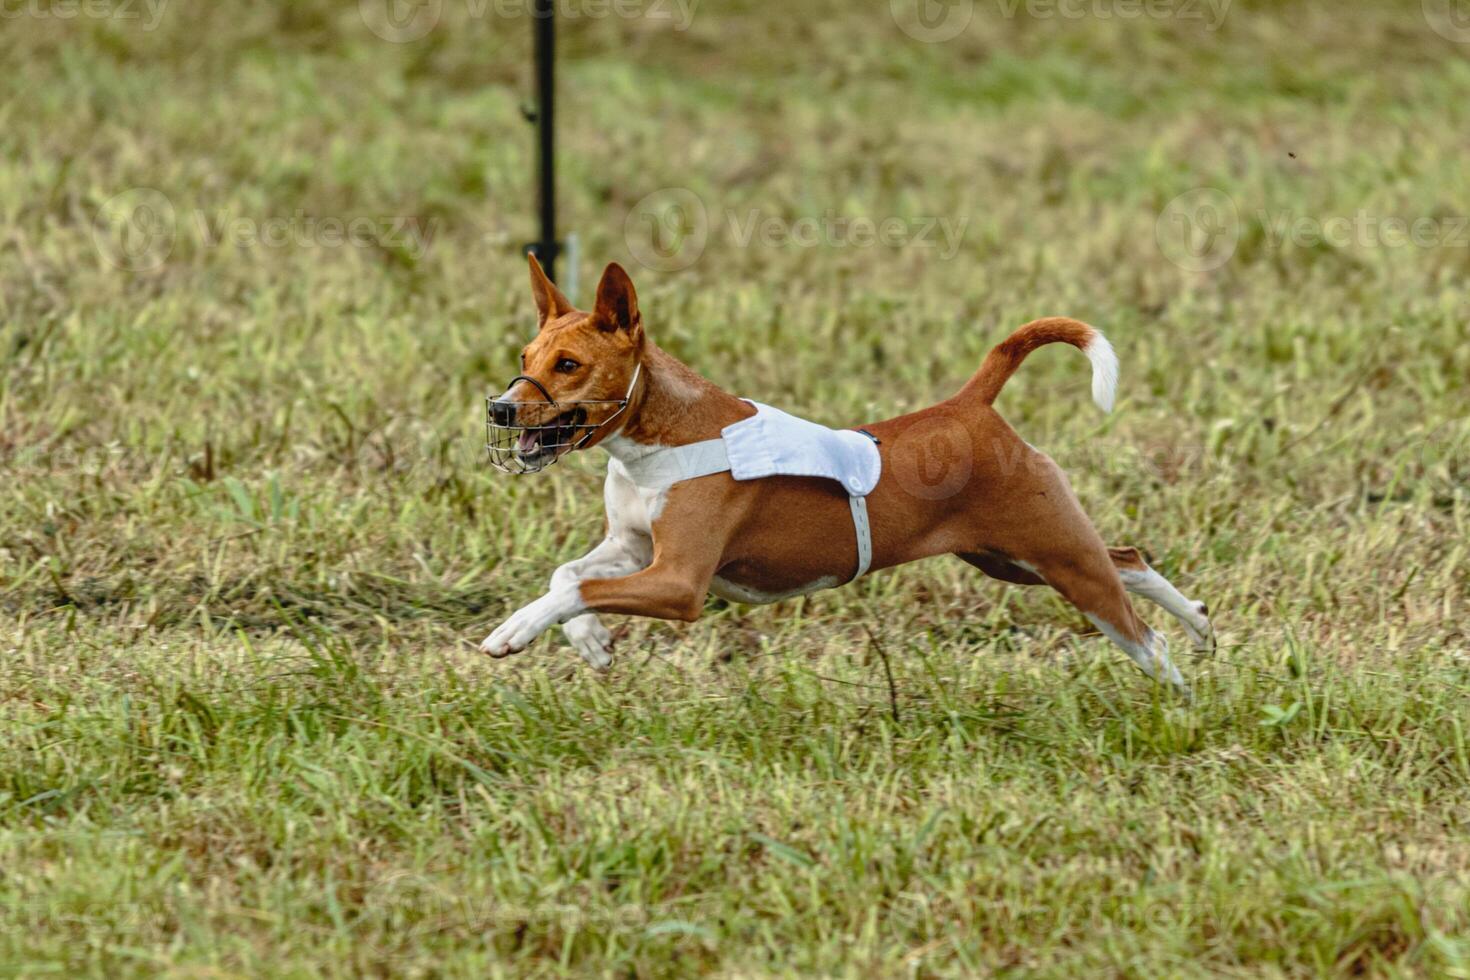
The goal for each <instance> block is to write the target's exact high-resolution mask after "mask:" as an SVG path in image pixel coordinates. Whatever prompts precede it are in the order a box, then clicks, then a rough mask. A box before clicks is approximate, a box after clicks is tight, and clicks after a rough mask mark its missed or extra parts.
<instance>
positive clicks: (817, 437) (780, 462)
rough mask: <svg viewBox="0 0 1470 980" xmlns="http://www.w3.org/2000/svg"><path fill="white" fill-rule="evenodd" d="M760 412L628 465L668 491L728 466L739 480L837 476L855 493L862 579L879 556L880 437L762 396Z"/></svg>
mask: <svg viewBox="0 0 1470 980" xmlns="http://www.w3.org/2000/svg"><path fill="white" fill-rule="evenodd" d="M750 404H752V405H754V406H755V414H754V415H752V416H751V417H750V418H748V419H741V420H740V421H739V422H735V423H733V424H731V425H727V426H725V428H723V429H721V430H720V437H719V438H718V439H709V440H706V441H704V442H695V443H691V444H689V445H687V446H670V447H668V448H666V449H657V450H654V451H653V452H651V453H649V454H648V455H647V456H644V457H642V458H640V459H637V460H634V461H632V462H630V463H625V464H623V468H624V469H625V470H627V472H628V476H629V478H631V479H632V481H633V482H634V483H636V484H637V485H638V486H640V487H645V488H648V489H651V490H660V489H666V488H668V487H671V486H673V485H674V484H676V483H682V482H683V481H685V480H693V479H697V478H698V477H701V476H709V475H710V474H712V473H724V472H726V471H728V472H729V473H730V475H731V476H732V477H733V478H735V479H737V480H759V479H761V478H763V477H767V476H812V477H823V478H825V479H829V480H836V481H837V482H838V483H839V484H841V485H842V488H843V489H844V490H846V491H847V499H848V503H849V504H850V505H851V506H852V523H853V528H854V529H855V530H856V532H857V550H858V570H857V574H856V575H854V576H853V578H854V579H857V578H861V577H862V576H863V574H864V573H866V572H867V570H868V566H869V565H871V564H872V561H873V535H872V530H871V529H870V528H869V526H868V505H867V502H866V500H865V499H864V498H865V497H867V495H868V494H869V493H871V492H872V490H873V488H874V487H875V486H877V485H878V478H879V477H880V476H881V475H882V472H883V459H882V457H881V456H880V455H879V454H878V445H877V440H876V439H874V438H873V437H872V436H869V435H868V434H867V433H864V432H858V431H856V430H853V429H829V428H827V427H826V426H825V425H818V424H817V423H815V422H808V421H807V420H806V419H799V418H797V417H796V416H795V415H789V414H787V413H786V412H783V411H781V410H780V409H776V408H772V407H771V406H769V405H762V404H760V403H759V402H750Z"/></svg>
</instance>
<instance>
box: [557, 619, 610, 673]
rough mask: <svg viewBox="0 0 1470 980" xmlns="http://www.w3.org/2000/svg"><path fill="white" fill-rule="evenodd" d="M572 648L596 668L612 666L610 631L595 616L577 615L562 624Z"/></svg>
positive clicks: (602, 668) (604, 668)
mask: <svg viewBox="0 0 1470 980" xmlns="http://www.w3.org/2000/svg"><path fill="white" fill-rule="evenodd" d="M562 632H564V633H566V635H567V640H569V641H570V642H571V644H572V647H573V649H575V650H576V651H577V653H579V654H581V656H582V659H583V660H585V661H587V662H588V663H589V664H591V665H592V666H593V667H595V668H596V669H598V670H607V669H608V668H609V667H611V666H612V662H613V658H612V633H610V632H608V628H607V627H606V626H604V625H602V621H601V620H599V619H598V618H597V617H596V616H593V615H586V616H578V617H577V618H576V619H573V620H569V621H568V622H567V623H566V624H565V625H563V626H562Z"/></svg>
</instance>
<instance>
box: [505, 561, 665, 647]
mask: <svg viewBox="0 0 1470 980" xmlns="http://www.w3.org/2000/svg"><path fill="white" fill-rule="evenodd" d="M636 544H637V543H636V542H633V541H630V540H628V539H627V537H626V536H624V535H609V536H608V537H607V538H605V539H603V541H602V543H601V544H599V545H598V546H597V547H596V548H593V549H592V550H591V551H589V552H588V553H587V554H585V555H583V556H582V557H581V558H578V559H576V560H575V561H569V562H567V563H566V564H565V565H562V566H560V567H559V568H557V570H556V571H555V572H553V573H552V574H551V588H550V589H549V590H547V593H546V594H545V595H543V596H541V598H539V599H537V600H536V601H535V602H532V603H530V604H529V605H526V606H523V607H522V608H520V609H518V610H516V612H515V613H514V614H513V615H511V617H510V618H509V619H507V620H506V621H505V622H504V623H502V624H501V625H500V626H499V627H497V628H496V630H495V631H494V632H493V633H491V634H490V635H489V636H488V637H486V638H485V641H484V642H483V643H481V644H480V650H481V651H483V652H485V653H488V654H490V655H491V656H492V657H504V656H507V655H509V654H512V653H519V652H520V651H521V650H524V649H525V648H526V647H528V646H530V645H531V643H532V642H533V641H535V639H536V638H537V637H538V636H540V635H541V634H542V633H544V632H545V631H546V630H548V629H550V628H551V627H552V626H554V625H556V624H557V623H561V624H563V628H564V630H565V631H566V634H567V639H569V640H570V641H571V643H572V646H573V647H575V648H576V650H577V652H578V653H579V654H581V655H582V657H583V659H585V660H586V661H587V662H588V663H590V664H591V665H592V666H594V667H596V668H598V669H605V668H606V667H607V666H608V665H609V664H611V663H612V656H611V655H610V654H609V652H608V648H609V646H610V645H611V641H612V637H611V635H610V634H609V633H608V631H607V627H605V626H603V625H602V623H601V622H600V621H599V620H598V619H597V617H596V616H595V615H592V614H591V613H583V612H580V611H579V610H578V607H579V606H580V605H581V598H580V596H579V595H578V592H577V586H578V584H579V583H580V582H581V581H582V580H583V579H585V578H589V577H594V576H596V577H602V576H607V575H625V574H628V573H630V572H634V571H637V570H638V569H640V568H642V567H643V566H644V565H645V564H646V563H647V562H646V559H644V558H643V557H642V556H641V555H640V554H639V552H640V549H639V548H637V547H636V546H635V545H636Z"/></svg>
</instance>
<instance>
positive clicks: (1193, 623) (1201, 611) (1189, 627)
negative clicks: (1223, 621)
mask: <svg viewBox="0 0 1470 980" xmlns="http://www.w3.org/2000/svg"><path fill="white" fill-rule="evenodd" d="M1190 605H1191V606H1193V612H1194V615H1193V616H1192V617H1189V618H1187V619H1184V620H1183V624H1184V632H1186V633H1188V634H1189V642H1190V643H1191V644H1193V645H1194V651H1195V653H1201V654H1204V655H1205V656H1210V657H1212V656H1214V655H1215V627H1214V625H1213V624H1212V623H1211V622H1210V619H1209V612H1210V610H1209V607H1208V606H1206V605H1205V604H1204V603H1203V602H1191V603H1190Z"/></svg>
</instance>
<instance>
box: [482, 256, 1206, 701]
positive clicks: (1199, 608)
mask: <svg viewBox="0 0 1470 980" xmlns="http://www.w3.org/2000/svg"><path fill="white" fill-rule="evenodd" d="M531 291H532V294H533V295H534V296H535V300H536V309H537V311H538V313H539V317H540V329H539V331H538V333H537V334H536V337H535V339H533V340H532V341H531V342H530V343H529V344H528V345H526V347H525V350H524V352H523V354H522V356H521V365H522V372H523V373H522V375H521V376H519V377H518V378H517V379H516V380H515V381H514V382H513V383H512V384H511V385H510V387H509V388H507V389H506V391H505V392H504V393H503V394H501V395H500V396H499V397H498V398H496V399H494V400H493V401H492V402H491V404H490V408H489V412H490V416H491V419H492V425H498V426H500V427H503V428H506V429H508V430H511V431H518V432H519V433H520V435H519V437H518V438H516V439H515V440H514V441H513V442H512V443H511V446H512V449H511V450H510V451H511V453H512V455H513V457H514V459H515V460H516V462H517V465H518V468H519V469H520V470H521V471H525V470H535V469H540V468H543V467H544V466H545V465H548V464H549V463H550V462H554V461H555V460H556V459H557V458H558V457H560V456H561V455H564V454H565V453H568V452H572V451H574V450H576V449H583V448H590V447H592V446H601V447H602V448H603V449H605V450H607V452H608V454H609V455H610V456H611V457H612V458H611V460H610V462H609V464H608V473H607V483H606V486H605V489H604V501H605V504H606V508H607V533H606V536H605V537H604V538H603V540H602V542H601V543H600V544H599V545H597V547H595V548H593V549H592V551H591V552H589V553H588V554H587V555H585V556H584V557H582V558H579V559H577V560H575V561H572V562H568V563H567V564H565V565H562V566H561V567H560V568H558V569H556V571H555V572H554V573H553V574H552V576H551V587H550V589H549V590H548V591H547V593H546V594H545V595H543V596H541V597H540V598H538V599H536V600H535V601H534V602H531V603H530V604H529V605H526V606H525V607H523V608H521V609H520V610H518V611H517V612H516V613H514V614H513V615H512V616H511V617H510V618H509V619H507V620H506V621H505V622H504V623H502V624H501V625H500V626H499V627H498V628H497V629H496V630H495V631H494V632H493V633H491V634H490V636H489V637H487V638H486V639H485V641H484V642H483V643H482V644H481V645H480V649H481V650H482V651H484V652H486V653H488V654H491V655H493V656H506V655H508V654H512V653H516V652H518V651H520V650H524V649H525V648H526V647H527V646H528V645H530V643H531V642H532V641H534V640H535V639H536V638H537V637H539V636H540V635H541V634H542V633H543V632H545V631H546V630H547V629H549V628H550V627H551V626H553V625H556V624H561V625H562V627H563V629H564V630H565V632H566V635H567V637H568V639H570V640H571V643H572V645H573V646H574V647H575V648H576V649H577V651H578V652H579V653H580V654H581V655H582V657H583V658H585V659H586V660H587V661H588V662H589V663H591V664H592V665H593V666H595V667H599V668H605V667H607V666H608V665H609V664H610V663H611V662H612V658H611V655H610V647H611V636H610V634H609V632H608V630H607V628H606V627H604V626H603V624H602V623H601V622H600V621H599V619H598V615H599V614H603V613H620V614H626V615H634V616H653V617H656V618H659V619H677V620H685V621H690V620H693V619H695V618H697V617H698V616H699V614H700V612H701V611H702V609H703V608H704V601H705V596H706V594H707V593H714V594H715V595H718V596H721V597H724V598H728V599H731V600H735V601H738V602H774V601H777V600H779V599H784V598H788V597H790V596H796V595H802V594H804V593H807V592H812V591H815V590H817V589H823V588H830V587H832V586H834V585H837V584H840V583H842V582H845V581H847V580H848V579H849V578H851V577H852V576H853V574H854V571H855V568H857V567H859V563H858V560H857V559H856V558H855V556H854V547H853V542H854V533H853V531H852V530H851V529H852V528H853V526H854V523H853V521H854V519H853V516H852V514H853V512H852V511H850V509H849V499H848V494H847V493H846V492H845V490H844V489H843V487H842V486H841V485H840V484H838V483H836V482H834V481H832V480H828V479H821V478H812V477H793V476H775V477H769V478H765V479H756V480H744V481H741V480H736V479H734V478H732V476H731V474H730V473H728V472H717V473H713V474H711V475H707V476H700V477H698V478H695V479H689V480H685V481H683V482H677V483H674V484H673V485H672V486H665V487H654V488H649V487H646V486H641V485H639V484H637V483H635V482H634V481H633V480H632V479H631V478H630V477H629V471H630V468H636V465H637V463H638V461H639V460H640V459H643V458H644V457H647V456H648V455H649V454H651V453H655V452H658V451H659V450H660V449H661V448H662V447H669V446H685V445H687V444H691V443H696V442H701V441H704V440H713V439H718V438H719V437H720V434H721V430H722V429H724V428H725V427H726V426H729V425H731V424H732V423H735V422H737V421H739V420H741V419H745V418H747V417H748V416H750V415H752V414H753V413H754V411H755V409H754V408H753V407H752V405H751V404H750V403H749V402H746V401H742V400H741V399H739V398H737V397H735V396H733V395H730V394H728V393H726V392H724V391H722V390H720V389H719V388H718V387H716V386H715V385H714V384H712V383H711V382H709V381H707V380H705V379H704V378H702V377H700V376H699V375H698V374H696V373H694V372H693V371H692V370H690V369H689V368H688V367H686V366H685V365H684V364H683V363H681V362H680V361H678V360H676V359H675V358H673V357H672V356H670V355H669V354H667V353H665V352H664V351H663V350H661V349H659V347H657V346H656V345H655V344H654V343H653V341H652V340H650V339H649V337H648V336H647V334H646V333H645V331H644V328H643V319H642V316H641V315H640V312H639V309H638V300H637V296H636V294H635V293H634V290H633V283H632V281H631V280H630V279H629V277H628V274H627V273H626V272H625V271H623V269H622V267H620V266H618V265H616V264H614V265H610V266H608V268H607V270H606V272H604V273H603V276H602V280H601V282H600V284H599V285H598V289H597V300H596V303H595V305H594V307H593V309H592V312H590V313H586V312H582V311H579V310H577V309H575V308H573V306H572V304H571V303H570V302H568V301H567V299H566V297H565V296H563V295H562V294H561V292H560V291H558V290H557V288H556V286H555V285H553V284H552V283H551V281H550V280H549V279H548V278H547V277H546V275H545V273H544V272H543V271H542V269H541V266H540V265H539V264H538V263H537V262H536V260H535V258H534V257H533V258H532V259H531ZM1053 343H1064V344H1071V345H1072V346H1073V347H1076V348H1078V349H1079V350H1081V351H1082V352H1083V353H1084V354H1086V355H1087V357H1088V360H1089V361H1091V362H1092V371H1093V381H1092V392H1093V398H1094V400H1095V401H1096V402H1097V403H1098V405H1099V406H1100V407H1101V408H1102V409H1103V410H1105V411H1107V410H1110V409H1111V408H1112V403H1113V393H1114V389H1115V387H1116V383H1117V359H1116V357H1115V356H1114V354H1113V350H1112V347H1111V346H1110V345H1109V344H1108V342H1107V340H1106V339H1105V338H1104V337H1103V335H1102V334H1101V333H1099V332H1098V331H1096V330H1094V329H1093V328H1092V327H1089V326H1087V325H1086V324H1084V323H1080V322H1078V321H1077V320H1071V319H1067V318H1065V317H1048V318H1046V319H1042V320H1036V321H1033V322H1031V323H1028V324H1026V325H1025V326H1023V327H1021V328H1020V329H1019V330H1017V331H1016V332H1015V333H1013V334H1011V336H1010V337H1008V338H1007V339H1006V340H1005V341H1004V342H1002V343H1001V344H1000V345H999V346H997V347H996V348H995V349H993V350H992V351H991V352H990V353H989V355H987V356H986V358H985V360H984V362H983V363H982V364H981V365H980V370H979V371H977V372H976V373H975V375H974V377H972V378H971V379H970V380H969V382H968V383H966V384H965V386H964V387H963V388H961V389H960V391H959V393H958V394H956V395H955V396H954V397H953V398H950V399H948V400H947V401H943V402H940V403H939V404H937V405H934V406H932V407H930V408H926V409H924V410H922V411H918V412H914V413H912V414H909V415H902V416H899V417H898V418H893V419H888V420H887V421H883V422H876V423H872V424H870V425H866V426H864V427H863V430H862V431H863V432H865V433H867V434H870V435H871V436H872V437H873V439H874V441H876V442H877V444H878V449H879V452H880V454H881V458H882V473H881V478H880V479H879V480H878V482H877V485H876V486H874V487H873V489H872V491H871V493H869V494H868V495H867V498H866V503H867V508H868V513H869V514H871V568H873V569H879V568H887V567H890V566H893V565H900V564H903V563H904V562H910V561H915V560H917V559H919V558H928V557H930V556H933V555H945V554H952V555H956V556H958V557H960V558H961V559H963V560H964V561H966V562H968V563H970V564H971V565H973V566H975V567H976V568H978V569H980V570H981V571H982V572H984V573H985V574H987V575H989V576H991V577H993V578H997V579H1001V580H1002V581H1006V582H1014V583H1017V584H1022V585H1043V584H1044V585H1049V586H1051V587H1052V588H1054V589H1056V590H1057V591H1058V592H1060V593H1061V594H1062V596H1064V597H1065V598H1066V599H1067V600H1068V601H1069V602H1071V603H1072V604H1073V605H1074V606H1076V607H1077V609H1078V610H1080V611H1081V612H1082V614H1083V615H1084V616H1086V617H1087V619H1088V620H1090V621H1091V622H1092V623H1093V625H1095V626H1096V627H1097V629H1099V630H1100V631H1101V632H1102V633H1103V634H1104V635H1105V636H1107V637H1108V639H1110V640H1112V641H1113V642H1114V643H1116V644H1117V645H1118V646H1119V647H1121V648H1122V649H1123V651H1124V652H1125V653H1127V654H1128V656H1129V657H1131V658H1132V659H1133V661H1134V663H1136V664H1137V665H1138V666H1139V667H1140V668H1142V670H1143V671H1144V672H1145V673H1146V674H1148V675H1149V676H1150V677H1152V678H1154V679H1155V680H1158V681H1162V682H1165V683H1168V684H1170V685H1172V686H1173V687H1174V688H1175V689H1178V690H1180V691H1185V693H1187V691H1186V688H1185V684H1184V680H1183V678H1182V677H1181V676H1180V674H1179V671H1178V670H1176V669H1175V667H1174V665H1173V664H1172V663H1171V662H1170V660H1169V654H1168V644H1167V642H1166V641H1165V640H1164V638H1163V637H1162V636H1160V635H1159V634H1157V633H1155V632H1154V631H1153V630H1151V629H1149V628H1148V627H1147V626H1145V625H1144V624H1143V622H1142V621H1141V620H1140V619H1139V618H1138V616H1137V615H1136V614H1135V613H1134V611H1133V608H1132V606H1131V605H1130V604H1129V601H1128V598H1127V595H1126V594H1125V593H1127V592H1132V593H1135V594H1137V595H1141V596H1144V597H1146V598H1148V599H1151V600H1153V601H1154V602H1156V603H1158V604H1159V605H1160V606H1162V607H1163V608H1164V609H1165V611H1167V612H1168V613H1170V614H1171V615H1173V616H1174V617H1176V618H1177V619H1179V621H1180V622H1181V623H1183V625H1184V629H1185V631H1186V632H1187V633H1188V634H1189V637H1190V639H1191V640H1192V641H1193V643H1194V645H1195V647H1196V648H1197V649H1208V648H1210V647H1211V646H1212V645H1213V633H1212V629H1211V626H1210V621H1209V619H1208V618H1207V612H1208V610H1207V609H1206V608H1205V604H1204V603H1202V602H1196V601H1193V600H1191V599H1187V598H1185V597H1184V596H1183V595H1182V594H1180V592H1179V591H1178V590H1177V589H1176V588H1174V586H1173V585H1171V584H1170V583H1169V582H1168V581H1166V580H1165V579H1164V578H1163V576H1161V575H1159V573H1158V572H1156V571H1154V570H1153V569H1152V568H1150V567H1149V566H1148V565H1147V564H1146V563H1145V562H1144V560H1143V558H1142V557H1141V556H1140V555H1139V553H1138V551H1137V550H1136V549H1134V548H1131V547H1122V548H1109V547H1107V546H1106V545H1104V543H1103V540H1102V538H1101V537H1099V536H1098V533H1097V531H1096V530H1094V528H1093V526H1092V523H1091V522H1090V521H1089V520H1088V518H1087V515H1086V514H1084V513H1083V511H1082V507H1081V505H1080V504H1079V503H1078V501H1077V497H1076V495H1075V494H1074V493H1073V492H1072V488H1071V486H1070V485H1069V483H1068V482H1067V478H1066V476H1065V475H1064V474H1063V473H1062V471H1061V469H1060V468H1059V467H1058V466H1057V465H1056V464H1055V463H1053V462H1052V460H1051V459H1050V458H1048V457H1047V456H1046V455H1045V454H1043V453H1041V452H1040V451H1039V450H1037V449H1035V448H1033V447H1032V446H1030V445H1029V444H1027V443H1026V442H1024V441H1023V440H1022V439H1021V437H1020V436H1018V435H1017V434H1016V433H1015V431H1014V430H1013V429H1012V428H1011V427H1010V426H1009V425H1007V424H1006V422H1005V420H1004V419H1002V418H1001V417H1000V415H999V414H998V413H997V412H996V410H995V409H994V408H993V407H992V403H993V402H994V401H995V397H996V395H998V394H999V393H1000V390H1001V387H1002V386H1003V385H1004V384H1005V383H1006V379H1008V378H1009V377H1010V376H1011V374H1012V373H1013V372H1014V371H1015V370H1016V368H1017V367H1019V366H1020V364H1021V362H1022V361H1023V360H1024V359H1025V358H1026V356H1027V355H1028V354H1030V353H1031V352H1032V351H1034V350H1036V348H1038V347H1041V346H1043V345H1044V344H1053Z"/></svg>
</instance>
